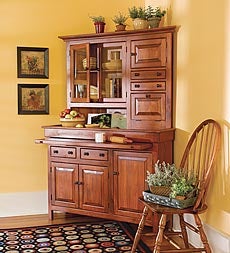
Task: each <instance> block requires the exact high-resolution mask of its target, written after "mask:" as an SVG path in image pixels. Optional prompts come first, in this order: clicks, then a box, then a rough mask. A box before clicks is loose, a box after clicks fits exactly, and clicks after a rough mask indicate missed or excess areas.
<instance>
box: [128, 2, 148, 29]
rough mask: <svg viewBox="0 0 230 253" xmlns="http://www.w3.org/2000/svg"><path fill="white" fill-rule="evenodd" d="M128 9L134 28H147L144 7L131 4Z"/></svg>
mask: <svg viewBox="0 0 230 253" xmlns="http://www.w3.org/2000/svg"><path fill="white" fill-rule="evenodd" d="M128 11H129V16H130V18H131V19H132V20H133V27H134V29H135V30H136V29H146V28H148V21H147V13H146V9H145V8H144V7H136V6H133V7H131V8H128Z"/></svg>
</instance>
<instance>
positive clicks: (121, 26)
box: [112, 12, 128, 31]
mask: <svg viewBox="0 0 230 253" xmlns="http://www.w3.org/2000/svg"><path fill="white" fill-rule="evenodd" d="M127 19H128V16H126V15H125V14H122V13H121V12H119V13H118V14H117V15H115V16H114V17H113V18H112V20H113V22H114V23H115V24H116V31H125V28H126V24H125V22H126V20H127Z"/></svg>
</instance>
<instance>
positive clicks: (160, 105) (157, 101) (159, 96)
mask: <svg viewBox="0 0 230 253" xmlns="http://www.w3.org/2000/svg"><path fill="white" fill-rule="evenodd" d="M165 104H166V99H165V93H148V94H144V93H133V94H131V119H132V120H148V121H150V120H156V121H157V120H158V121H163V120H165V117H166V108H165V107H166V105H165Z"/></svg>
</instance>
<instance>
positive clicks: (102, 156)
mask: <svg viewBox="0 0 230 253" xmlns="http://www.w3.org/2000/svg"><path fill="white" fill-rule="evenodd" d="M80 154H81V159H85V160H99V161H107V160H108V151H107V150H99V149H96V150H95V149H86V148H82V149H81V153H80Z"/></svg>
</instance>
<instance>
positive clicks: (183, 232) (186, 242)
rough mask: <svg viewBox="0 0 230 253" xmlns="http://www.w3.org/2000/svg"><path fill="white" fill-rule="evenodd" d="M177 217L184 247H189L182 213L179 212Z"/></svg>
mask: <svg viewBox="0 0 230 253" xmlns="http://www.w3.org/2000/svg"><path fill="white" fill-rule="evenodd" d="M179 218H180V227H181V233H182V237H183V240H184V246H185V248H189V243H188V234H187V230H186V225H185V223H184V215H183V214H179Z"/></svg>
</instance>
